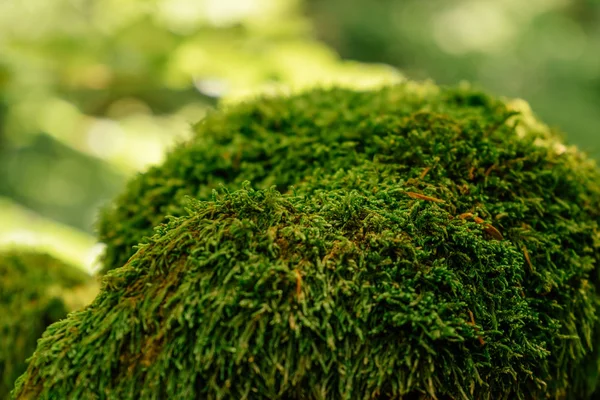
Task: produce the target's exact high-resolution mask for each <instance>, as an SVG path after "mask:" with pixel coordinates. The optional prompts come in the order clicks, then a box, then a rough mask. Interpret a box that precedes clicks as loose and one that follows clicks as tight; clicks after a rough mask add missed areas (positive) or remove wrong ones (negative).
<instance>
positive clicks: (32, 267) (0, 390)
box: [0, 250, 91, 399]
mask: <svg viewBox="0 0 600 400" xmlns="http://www.w3.org/2000/svg"><path fill="white" fill-rule="evenodd" d="M90 281H91V277H90V276H89V275H88V274H86V273H85V272H83V271H80V270H79V269H77V268H75V267H72V266H70V265H66V264H64V263H63V262H61V261H58V260H57V259H55V258H53V257H51V256H49V255H47V254H44V253H37V252H33V251H30V250H9V251H4V252H2V253H0V377H2V379H1V380H0V398H3V399H4V398H7V397H8V394H9V392H10V390H11V389H12V388H13V386H14V382H15V380H16V379H17V378H18V377H19V375H21V374H22V373H23V372H25V369H26V367H27V363H26V362H25V360H26V359H27V358H28V357H30V356H31V355H32V354H33V352H34V350H35V347H36V344H37V340H38V339H39V338H40V337H41V336H42V333H43V332H44V330H45V329H46V327H47V326H48V325H50V324H52V323H54V322H56V321H58V320H59V319H61V318H65V317H66V316H67V313H68V312H69V311H72V310H73V309H74V308H76V307H79V306H82V305H83V304H80V303H81V301H80V300H79V297H75V294H76V293H77V291H78V290H79V289H81V288H83V287H85V286H86V285H89V284H90Z"/></svg>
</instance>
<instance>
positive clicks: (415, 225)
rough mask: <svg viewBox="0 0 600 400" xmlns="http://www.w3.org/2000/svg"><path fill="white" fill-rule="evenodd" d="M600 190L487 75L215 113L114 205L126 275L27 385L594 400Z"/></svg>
mask: <svg viewBox="0 0 600 400" xmlns="http://www.w3.org/2000/svg"><path fill="white" fill-rule="evenodd" d="M247 181H250V182H251V183H250V182H247ZM598 182H600V171H599V170H598V168H597V166H596V165H595V163H594V162H592V161H590V160H589V159H588V158H587V157H586V156H585V155H583V154H582V153H580V152H579V151H577V149H575V148H573V147H567V146H565V145H564V144H563V143H562V141H561V140H560V139H559V138H558V136H557V135H556V134H555V133H553V132H551V131H550V130H548V128H547V127H545V126H544V125H543V124H541V123H539V122H538V121H536V120H535V118H534V117H533V115H532V114H531V112H530V110H528V109H527V107H526V105H524V104H523V102H518V101H516V102H515V101H511V102H509V101H504V100H498V99H494V98H492V97H489V96H487V95H485V94H482V93H479V92H477V91H474V90H472V89H470V88H467V87H459V88H438V87H436V86H435V85H433V84H428V83H426V84H416V83H409V82H407V83H404V84H401V85H398V86H393V87H389V88H385V89H381V90H377V91H362V92H361V91H351V90H342V89H331V90H316V91H311V92H308V93H304V94H300V95H294V96H288V97H275V98H262V99H257V100H255V101H253V102H249V103H246V104H242V105H238V106H234V107H231V108H230V109H227V110H223V111H220V112H215V113H213V114H212V115H211V116H209V117H208V118H207V120H206V121H205V122H203V123H202V124H200V125H199V126H198V127H197V136H196V138H195V140H193V141H191V142H189V143H185V144H182V145H181V146H179V147H178V148H176V149H175V150H174V151H173V152H172V153H171V154H170V156H169V157H168V159H167V161H166V162H165V164H164V165H162V166H160V167H156V168H154V169H151V170H150V171H149V172H147V173H145V174H142V175H140V176H139V177H138V178H137V179H135V180H133V181H132V182H131V183H130V185H129V187H128V191H127V192H126V193H125V194H124V195H123V196H121V198H119V199H118V200H117V205H116V206H115V207H114V208H112V209H111V210H109V211H107V213H105V215H104V220H103V223H102V225H101V227H102V232H103V238H104V240H105V241H106V242H107V243H108V244H109V251H108V252H107V257H106V259H105V261H107V262H108V264H107V265H108V266H109V267H111V266H115V267H116V266H117V265H118V264H119V263H121V262H122V263H123V264H124V266H122V267H121V268H115V269H113V270H111V271H110V272H108V273H107V274H106V275H105V277H104V280H103V286H102V290H101V292H100V294H99V296H98V297H97V298H96V299H95V301H94V302H93V303H92V304H91V305H90V306H89V307H87V308H86V309H85V310H82V311H80V312H76V313H72V314H71V315H70V316H69V318H68V319H66V320H62V321H60V322H58V323H56V324H53V325H51V326H50V327H49V328H48V329H47V331H46V332H45V334H44V336H43V338H42V339H41V341H40V342H39V345H38V348H37V350H36V352H35V354H34V356H33V358H32V359H31V362H30V365H29V368H28V370H27V372H26V373H25V374H24V375H23V376H22V377H21V378H20V379H19V380H18V382H17V386H16V389H15V391H14V392H13V397H14V398H15V399H28V398H36V399H55V398H77V399H96V398H101V399H102V398H120V399H138V398H139V399H163V398H170V399H196V398H206V399H374V398H379V399H387V398H393V399H465V400H467V399H494V400H495V399H506V400H508V399H523V400H524V399H542V398H553V399H573V400H575V399H586V398H590V397H591V393H592V392H593V391H594V390H595V386H596V381H597V377H598V370H599V355H598V349H597V343H598V338H599V337H600V324H599V323H598V321H597V311H596V310H597V307H598V299H597V294H596V288H597V286H598V284H599V283H600V279H599V277H598V270H597V269H596V267H595V265H596V263H597V262H598V261H599V259H600V236H599V234H598V223H599V221H600V188H599V186H598ZM219 186H221V187H220V188H219ZM290 186H293V187H291V188H290ZM215 188H216V189H215ZM187 195H193V196H196V197H198V198H199V199H200V200H196V199H189V198H188V199H187V200H186V197H185V196H187ZM185 210H187V212H186V211H185ZM167 214H174V215H176V216H175V217H172V218H171V219H170V221H168V222H167V223H164V224H160V225H159V226H158V227H157V228H156V229H155V230H154V231H153V235H152V234H151V233H150V231H149V227H150V226H151V225H152V224H158V223H159V222H160V221H161V220H163V217H162V216H163V215H167ZM144 235H146V236H150V235H152V236H151V237H148V238H146V239H145V240H144V242H145V243H144V244H142V245H140V246H139V247H138V250H137V252H136V253H135V254H134V255H133V256H132V257H131V258H130V259H129V261H127V262H123V260H124V259H126V258H128V257H129V255H130V254H129V253H130V252H129V245H128V243H133V242H135V241H137V240H139V239H140V238H141V237H142V236H144ZM107 239H110V240H107Z"/></svg>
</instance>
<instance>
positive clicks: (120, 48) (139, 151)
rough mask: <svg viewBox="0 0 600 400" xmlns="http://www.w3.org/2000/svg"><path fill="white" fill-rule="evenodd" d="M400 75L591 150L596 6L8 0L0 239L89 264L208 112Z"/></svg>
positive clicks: (599, 150) (0, 59) (598, 96)
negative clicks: (114, 205) (114, 212)
mask: <svg viewBox="0 0 600 400" xmlns="http://www.w3.org/2000/svg"><path fill="white" fill-rule="evenodd" d="M402 76H404V77H407V78H410V79H427V78H432V79H433V80H435V81H436V82H438V83H442V84H456V83H459V82H461V81H465V80H466V81H471V82H473V83H475V84H476V85H477V86H478V87H481V88H483V89H486V90H488V91H490V92H492V93H494V94H497V95H501V96H509V97H520V98H523V99H525V100H527V101H529V102H530V103H531V104H532V107H533V109H534V111H535V112H536V113H537V114H538V115H539V116H540V117H541V118H542V119H543V120H544V121H545V122H546V123H548V124H549V125H551V126H553V127H556V128H558V129H560V130H562V131H564V132H566V136H567V138H568V140H569V142H570V143H573V144H577V145H579V146H580V147H581V148H582V149H583V150H584V151H586V152H588V153H589V154H591V155H592V156H594V157H596V158H598V157H600V132H598V131H600V0H528V1H523V0H28V1H22V0H2V1H0V246H6V245H10V244H13V243H20V244H31V245H35V246H38V247H41V248H43V249H45V250H47V251H49V252H50V253H53V254H55V255H57V256H59V257H61V258H64V259H66V260H68V261H71V262H75V263H78V264H79V265H83V266H85V267H86V268H89V269H93V267H94V262H95V260H96V257H97V254H98V253H99V251H100V248H99V246H98V245H96V244H95V240H94V236H93V232H94V221H95V218H96V210H97V209H98V207H99V206H101V205H102V204H105V203H106V202H107V201H109V200H110V199H111V198H112V197H114V196H115V195H116V194H117V193H119V191H120V190H121V189H122V187H123V185H124V182H125V181H126V180H127V179H128V178H129V177H131V176H132V175H133V174H135V173H136V172H138V171H142V170H144V169H145V168H146V167H148V166H149V165H152V164H154V163H158V162H160V160H161V159H162V157H163V156H164V154H165V151H166V149H168V147H169V146H170V145H172V144H173V143H175V142H177V141H180V140H185V138H186V136H187V135H189V131H190V129H189V127H190V124H191V123H194V122H196V121H198V120H200V119H201V118H202V117H203V115H204V114H205V113H206V112H207V110H209V109H211V108H214V107H215V105H217V104H218V103H219V102H231V101H239V100H240V99H244V98H247V97H248V96H254V95H255V94H257V93H260V92H274V91H275V92H281V91H288V90H297V89H301V88H305V87H310V86H313V85H327V84H331V83H338V84H345V85H351V86H370V85H377V84H379V83H382V82H383V83H387V82H393V81H397V80H400V79H403V78H402Z"/></svg>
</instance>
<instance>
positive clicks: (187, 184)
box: [98, 82, 509, 273]
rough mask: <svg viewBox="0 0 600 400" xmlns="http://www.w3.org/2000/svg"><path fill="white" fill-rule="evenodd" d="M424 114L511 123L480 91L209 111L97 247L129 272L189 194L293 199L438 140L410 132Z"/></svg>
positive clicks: (361, 96) (119, 207) (142, 180)
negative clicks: (324, 177) (328, 177)
mask: <svg viewBox="0 0 600 400" xmlns="http://www.w3.org/2000/svg"><path fill="white" fill-rule="evenodd" d="M418 113H421V114H422V117H421V118H426V117H427V116H429V117H431V118H434V119H438V120H439V119H445V118H448V123H447V124H446V126H447V127H450V126H451V125H454V126H455V128H450V129H456V126H458V127H463V126H464V124H466V123H471V122H470V121H471V120H472V119H473V118H475V119H479V120H480V122H482V123H486V124H488V125H489V126H488V129H495V128H494V127H495V126H496V125H501V124H502V123H503V122H504V121H505V120H506V119H507V118H508V116H509V114H508V111H507V110H506V108H505V107H504V106H503V105H502V104H500V103H499V102H498V101H496V100H493V99H490V98H488V97H487V96H485V95H483V94H481V93H478V92H475V91H472V90H469V89H454V88H451V89H440V88H438V87H437V86H435V85H433V84H430V83H423V84H416V83H412V82H406V83H403V84H400V85H398V86H395V87H391V88H389V89H385V90H382V91H380V92H378V93H377V94H375V95H374V94H373V93H371V92H357V91H351V90H341V89H340V90H316V91H311V92H307V93H304V94H301V95H296V96H292V97H289V98H284V97H275V98H263V99H261V100H260V101H253V102H252V101H251V102H247V103H244V104H241V105H237V106H233V107H230V108H228V109H226V110H225V111H218V112H214V113H211V114H210V115H208V116H207V117H206V118H205V119H204V120H203V121H202V122H201V123H200V124H198V125H197V126H196V128H195V136H194V138H193V139H192V140H190V141H188V142H185V143H182V144H181V145H179V146H177V147H176V148H174V149H173V150H172V151H171V152H170V154H169V155H168V156H167V159H166V161H165V162H164V163H163V164H161V165H159V166H156V167H154V168H151V169H150V170H148V171H147V172H145V173H143V174H140V175H139V176H138V177H137V178H136V179H133V180H132V181H131V182H129V184H128V186H127V189H126V190H125V191H124V193H123V194H121V195H120V196H119V197H118V198H117V199H116V201H115V202H114V203H113V204H112V205H111V206H110V207H108V208H107V209H105V210H104V211H103V212H102V214H101V217H100V220H99V224H98V232H99V240H100V241H101V242H103V243H105V244H106V245H107V247H106V251H105V253H104V256H103V260H102V262H103V267H102V272H103V273H105V272H106V271H108V270H110V269H112V268H118V267H120V266H122V265H123V264H124V263H125V262H126V261H127V259H128V258H129V257H130V256H131V255H133V253H134V252H135V250H134V249H133V247H134V246H135V245H137V244H138V243H140V242H141V241H142V240H143V238H144V237H146V236H150V235H152V229H153V228H154V226H156V225H157V224H159V223H161V222H164V221H165V216H167V215H175V216H182V215H185V212H184V198H185V196H188V195H189V196H193V197H195V198H198V199H201V200H206V199H209V198H210V194H211V191H212V190H213V189H215V188H217V187H218V185H219V184H225V185H227V187H228V188H229V189H231V190H235V189H239V188H240V186H241V184H242V182H244V181H245V180H249V181H251V182H252V184H253V185H254V187H256V188H261V189H266V188H269V187H270V186H271V185H275V186H276V187H277V189H278V190H279V191H281V192H286V191H288V190H289V186H290V185H296V184H298V183H300V182H302V181H304V180H305V179H307V178H308V177H310V176H313V175H314V174H316V173H333V172H336V171H338V170H340V169H348V168H350V167H352V166H354V165H356V164H358V163H361V162H363V161H364V160H372V159H373V157H382V156H384V155H386V154H387V153H386V152H388V153H389V151H390V149H391V148H393V147H398V146H405V147H410V146H411V145H412V144H413V142H414V144H415V145H419V143H421V142H423V141H426V140H429V136H431V133H428V134H424V135H420V133H417V134H415V133H410V130H411V129H413V127H416V126H415V123H417V121H413V119H414V118H413V117H415V116H416V115H417V114H418ZM392 125H393V126H392ZM416 128H419V129H421V128H420V127H416ZM385 129H395V130H397V132H384V130H385ZM464 129H468V127H467V126H464ZM409 133H410V135H408V136H407V134H409ZM384 138H387V139H388V140H394V138H395V139H396V140H401V141H400V142H397V143H396V144H395V145H394V143H392V144H390V143H388V142H386V141H385V140H381V139H384ZM502 143H503V141H502ZM484 145H485V144H484ZM494 145H495V144H494ZM390 146H392V147H390ZM477 146H478V144H472V145H471V146H470V151H473V152H475V151H483V152H490V151H491V150H490V149H486V148H482V149H478V148H477ZM414 150H415V151H418V150H419V148H416V149H414ZM442 150H445V148H440V149H430V153H429V154H424V155H422V156H423V159H422V160H420V162H424V161H426V158H427V159H429V161H432V160H433V159H435V157H436V152H438V151H442ZM457 152H458V150H456V151H455V152H454V154H457ZM408 156H409V154H407V158H406V159H403V160H402V165H404V166H408V167H410V168H413V167H414V168H417V167H421V165H420V164H415V165H412V164H411V163H412V162H413V161H418V160H416V158H417V157H421V156H420V155H418V154H414V155H411V156H410V157H412V159H411V158H409V157H408ZM485 156H486V154H483V153H482V154H480V155H473V159H474V161H476V160H477V161H478V163H477V164H475V163H474V164H472V165H469V166H468V168H471V167H474V168H478V169H481V168H483V167H484V165H486V168H487V167H489V166H490V165H491V164H492V162H491V161H492V160H489V161H488V160H485V163H481V162H480V161H479V160H484V159H485ZM430 166H433V164H432V165H430ZM477 172H478V173H480V174H482V173H483V171H479V170H478V171H477Z"/></svg>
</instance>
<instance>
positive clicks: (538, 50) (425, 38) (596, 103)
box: [307, 0, 600, 157]
mask: <svg viewBox="0 0 600 400" xmlns="http://www.w3.org/2000/svg"><path fill="white" fill-rule="evenodd" d="M307 8H308V10H309V13H310V15H311V16H312V18H313V19H314V21H315V24H316V27H317V29H318V32H319V36H320V37H321V38H322V39H323V40H324V41H325V42H327V43H328V44H330V45H331V46H333V47H334V48H336V49H337V50H338V51H339V52H340V54H341V55H342V57H344V58H350V59H355V60H361V61H370V62H386V63H390V64H392V65H394V66H396V67H398V68H400V70H402V72H403V73H404V74H405V75H407V77H412V78H419V79H420V78H425V77H427V78H429V77H431V78H433V79H435V80H436V81H437V82H439V83H456V82H458V81H461V80H468V81H471V82H475V83H476V84H478V85H479V86H482V87H485V88H486V89H488V90H491V91H492V92H494V93H496V94H498V95H505V96H510V97H521V98H524V99H526V100H528V101H529V102H530V103H531V104H532V107H533V109H534V110H535V111H536V113H538V114H539V115H540V116H541V117H542V119H544V120H545V121H547V122H548V123H549V124H551V125H553V126H557V127H559V128H561V129H562V130H564V131H566V132H567V134H568V138H569V140H570V141H571V142H574V143H577V144H578V145H579V146H581V147H582V148H583V150H585V151H587V152H589V153H590V154H593V155H594V156H596V157H598V156H600V135H599V134H598V133H597V131H598V127H599V126H600V112H599V107H600V1H598V0H529V1H522V0H455V1H446V0H428V1H421V0H402V1H396V0H378V1H372V0H326V1H321V0H309V4H308V7H307Z"/></svg>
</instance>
